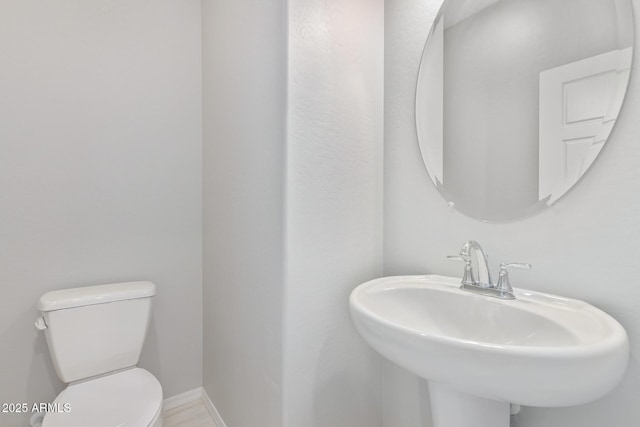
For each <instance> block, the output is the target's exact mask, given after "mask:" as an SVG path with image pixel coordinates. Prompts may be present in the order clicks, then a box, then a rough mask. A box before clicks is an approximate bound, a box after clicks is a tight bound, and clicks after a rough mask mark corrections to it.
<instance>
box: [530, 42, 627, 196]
mask: <svg viewBox="0 0 640 427" xmlns="http://www.w3.org/2000/svg"><path fill="white" fill-rule="evenodd" d="M631 56H632V52H631V48H630V47H629V48H626V49H622V50H613V51H610V52H606V53H603V54H600V55H596V56H592V57H590V58H585V59H581V60H579V61H575V62H572V63H570V64H566V65H561V66H560V67H555V68H552V69H550V70H546V71H543V72H541V73H540V147H539V149H540V155H539V159H540V163H539V164H540V166H539V168H540V169H539V178H538V179H539V187H538V192H539V194H538V198H539V199H540V200H543V199H547V198H548V203H549V204H551V203H553V202H555V201H556V200H558V199H559V198H560V197H561V196H562V195H563V194H564V193H566V192H567V191H568V190H569V189H570V188H571V187H573V185H574V184H575V183H576V182H577V181H578V180H579V179H580V177H582V175H583V174H584V173H585V172H586V171H587V169H589V166H591V164H592V163H593V161H594V160H595V159H596V157H597V156H598V154H599V153H600V150H602V148H603V147H604V144H605V142H606V140H607V138H609V134H610V133H611V129H612V128H613V124H614V123H615V121H616V118H617V116H618V112H619V111H620V107H621V106H622V100H623V99H624V94H625V91H626V87H627V81H629V72H630V71H631Z"/></svg>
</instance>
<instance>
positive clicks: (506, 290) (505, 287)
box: [496, 262, 531, 298]
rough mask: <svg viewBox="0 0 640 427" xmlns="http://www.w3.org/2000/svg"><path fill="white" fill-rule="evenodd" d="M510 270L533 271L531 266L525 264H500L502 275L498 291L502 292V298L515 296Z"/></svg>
mask: <svg viewBox="0 0 640 427" xmlns="http://www.w3.org/2000/svg"><path fill="white" fill-rule="evenodd" d="M509 268H519V269H521V270H531V264H527V263H524V262H512V263H509V264H505V263H500V275H499V277H498V284H497V285H496V290H497V291H499V292H500V294H501V295H502V296H511V297H512V298H515V297H514V296H513V288H512V287H511V280H509V272H508V271H507V269H509Z"/></svg>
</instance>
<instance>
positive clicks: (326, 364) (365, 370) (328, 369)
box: [313, 319, 382, 427]
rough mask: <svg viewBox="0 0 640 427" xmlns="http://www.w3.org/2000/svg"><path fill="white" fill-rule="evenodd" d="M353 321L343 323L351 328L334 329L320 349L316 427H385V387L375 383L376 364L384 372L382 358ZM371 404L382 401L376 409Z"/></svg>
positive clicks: (341, 323) (315, 396)
mask: <svg viewBox="0 0 640 427" xmlns="http://www.w3.org/2000/svg"><path fill="white" fill-rule="evenodd" d="M347 322H349V323H347ZM350 322H351V320H350V319H348V320H346V321H343V322H340V323H339V324H340V325H348V326H344V327H341V328H340V329H337V330H334V331H333V334H332V335H330V336H329V337H328V338H327V339H326V340H325V342H324V345H323V346H322V349H321V350H320V357H319V359H318V363H317V368H316V375H315V378H314V383H315V384H316V385H317V386H316V387H315V395H314V396H313V405H314V406H313V427H355V426H366V427H377V426H381V420H382V409H381V408H382V401H381V384H379V383H376V384H371V380H372V378H371V372H372V365H373V366H375V365H377V366H378V367H377V368H375V369H377V370H380V369H381V367H380V358H379V356H378V355H377V354H375V353H374V352H373V350H371V349H369V347H368V345H367V344H366V343H365V342H364V341H363V340H362V338H360V336H359V335H358V333H357V332H356V330H355V328H354V327H352V326H351V323H350ZM327 374H330V375H331V376H330V377H327ZM371 402H378V404H377V405H375V409H374V410H372V406H371Z"/></svg>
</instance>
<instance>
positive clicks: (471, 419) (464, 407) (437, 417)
mask: <svg viewBox="0 0 640 427" xmlns="http://www.w3.org/2000/svg"><path fill="white" fill-rule="evenodd" d="M429 399H430V402H431V416H432V419H433V427H509V424H510V421H511V407H510V405H509V403H506V402H498V401H496V400H491V399H484V398H482V397H476V396H473V395H470V394H466V393H461V392H459V391H455V390H452V389H450V388H448V387H447V386H445V385H442V384H438V383H434V382H431V381H429Z"/></svg>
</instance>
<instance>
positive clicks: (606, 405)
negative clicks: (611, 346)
mask: <svg viewBox="0 0 640 427" xmlns="http://www.w3.org/2000/svg"><path fill="white" fill-rule="evenodd" d="M638 382H640V360H638V358H637V356H635V355H634V353H631V354H630V358H629V366H628V367H627V374H626V375H625V376H624V379H623V380H622V383H620V385H618V387H617V388H615V389H614V390H613V391H612V392H611V393H609V394H607V395H606V396H604V397H603V398H602V399H599V400H597V401H595V402H592V403H587V404H586V405H581V406H573V407H566V408H533V407H522V412H520V413H519V414H518V415H516V416H515V421H516V422H515V424H513V423H512V427H514V426H517V427H539V426H545V427H567V420H571V425H572V426H580V425H600V426H612V427H631V425H630V424H629V423H628V420H629V418H628V417H629V414H628V413H627V414H625V413H624V411H620V412H619V413H612V412H611V408H612V407H616V406H617V407H619V408H621V409H623V408H632V407H634V406H636V405H637V402H638V398H637V396H636V394H635V388H637V385H636V384H637V383H638ZM576 409H578V410H576ZM633 425H634V426H635V425H636V424H635V423H634V424H633Z"/></svg>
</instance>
